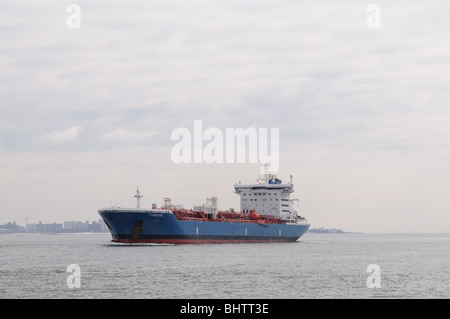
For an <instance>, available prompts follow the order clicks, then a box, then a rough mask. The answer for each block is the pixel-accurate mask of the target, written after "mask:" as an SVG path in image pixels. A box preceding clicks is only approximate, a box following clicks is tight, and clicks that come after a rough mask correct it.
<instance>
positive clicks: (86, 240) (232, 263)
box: [0, 233, 450, 299]
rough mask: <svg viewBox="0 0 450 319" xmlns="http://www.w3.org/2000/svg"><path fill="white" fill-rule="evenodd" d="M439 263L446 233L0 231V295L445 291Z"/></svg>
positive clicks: (447, 280)
mask: <svg viewBox="0 0 450 319" xmlns="http://www.w3.org/2000/svg"><path fill="white" fill-rule="evenodd" d="M449 269H450V234H316V233H306V234H305V235H304V236H303V237H302V238H301V239H300V240H299V241H298V242H294V243H264V244H225V245H152V244H143V245H140V244H133V245H124V244H116V243H112V242H111V236H110V235H109V234H95V233H94V234H55V235H49V234H41V235H39V234H12V235H0V298H46V299H47V298H186V299H197V298H214V299H215V298H218V299H221V298H245V299H247V298H252V299H267V298H283V299H285V298H286V299H292V298H294V299H297V298H449V297H450V272H449V271H448V270H449Z"/></svg>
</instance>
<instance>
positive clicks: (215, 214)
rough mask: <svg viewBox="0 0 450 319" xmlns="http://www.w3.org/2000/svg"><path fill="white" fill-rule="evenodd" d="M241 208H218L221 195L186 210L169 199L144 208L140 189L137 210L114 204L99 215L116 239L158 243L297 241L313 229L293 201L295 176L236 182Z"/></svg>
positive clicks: (264, 177)
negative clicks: (221, 209) (245, 182)
mask: <svg viewBox="0 0 450 319" xmlns="http://www.w3.org/2000/svg"><path fill="white" fill-rule="evenodd" d="M234 190H235V193H236V194H237V195H239V196H240V204H241V208H240V211H235V210H234V209H229V210H226V211H220V210H218V207H217V206H218V205H217V203H218V201H217V197H210V198H207V199H206V203H205V204H202V205H198V206H194V207H193V208H192V209H184V208H183V207H182V206H180V205H173V204H172V201H171V199H170V198H168V197H167V198H164V205H163V206H161V207H160V208H158V207H157V205H156V204H152V208H141V204H140V199H141V198H142V195H141V193H140V191H139V187H138V188H137V191H136V195H134V197H136V200H137V207H136V208H120V207H109V208H103V209H99V210H98V213H99V214H100V216H101V217H102V218H103V220H104V221H105V223H106V225H107V226H108V228H109V230H110V232H111V236H112V241H113V242H118V243H128V244H130V243H156V244H224V243H272V242H277V243H279V242H294V241H297V240H298V239H299V238H300V237H301V236H302V235H303V234H304V233H305V232H306V231H307V230H308V229H309V224H308V222H307V220H306V219H305V218H304V217H302V216H300V215H298V213H297V211H296V210H295V209H294V202H295V201H298V199H291V198H290V195H291V193H292V192H293V191H294V185H293V184H292V175H291V176H290V182H289V183H285V184H283V183H282V181H281V180H280V179H278V178H277V177H276V176H275V175H274V174H267V173H266V174H263V175H261V176H260V177H259V178H258V180H257V183H255V184H241V183H240V182H239V183H238V184H236V185H234Z"/></svg>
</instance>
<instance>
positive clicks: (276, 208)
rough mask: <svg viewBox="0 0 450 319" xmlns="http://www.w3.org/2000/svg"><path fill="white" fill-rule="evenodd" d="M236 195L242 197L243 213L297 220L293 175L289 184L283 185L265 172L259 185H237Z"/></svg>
mask: <svg viewBox="0 0 450 319" xmlns="http://www.w3.org/2000/svg"><path fill="white" fill-rule="evenodd" d="M234 189H235V193H236V194H238V195H239V196H240V197H241V211H242V212H244V213H250V212H251V211H255V212H257V213H258V214H259V215H265V216H276V217H281V218H283V219H288V220H292V219H297V218H298V217H299V216H298V215H297V212H296V211H295V210H294V201H297V199H291V198H290V195H291V193H292V192H294V185H293V184H292V175H291V179H290V182H289V184H283V183H282V182H281V180H279V179H278V178H276V176H275V175H274V174H270V173H267V172H264V173H263V174H262V175H261V176H260V178H259V179H258V183H257V184H240V183H239V184H236V185H234Z"/></svg>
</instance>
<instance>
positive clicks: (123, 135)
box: [104, 129, 155, 140]
mask: <svg viewBox="0 0 450 319" xmlns="http://www.w3.org/2000/svg"><path fill="white" fill-rule="evenodd" d="M154 134H155V133H154V132H151V131H141V132H136V131H135V132H133V131H127V130H124V129H118V130H115V131H114V132H111V133H108V134H105V135H104V137H105V138H107V139H114V140H128V139H138V140H140V139H146V138H149V137H150V136H153V135H154Z"/></svg>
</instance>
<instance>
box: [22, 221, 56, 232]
mask: <svg viewBox="0 0 450 319" xmlns="http://www.w3.org/2000/svg"><path fill="white" fill-rule="evenodd" d="M26 230H27V232H31V233H60V232H62V230H63V224H56V223H53V224H43V223H42V222H41V221H39V224H35V223H33V224H27V229H26Z"/></svg>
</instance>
